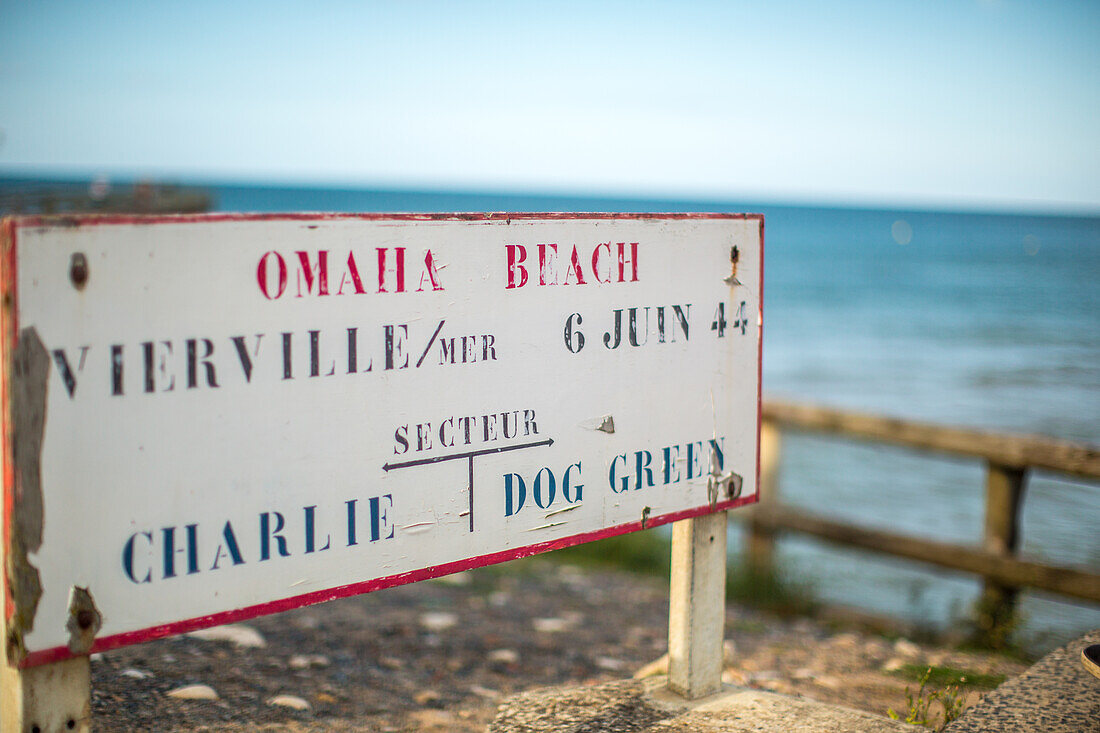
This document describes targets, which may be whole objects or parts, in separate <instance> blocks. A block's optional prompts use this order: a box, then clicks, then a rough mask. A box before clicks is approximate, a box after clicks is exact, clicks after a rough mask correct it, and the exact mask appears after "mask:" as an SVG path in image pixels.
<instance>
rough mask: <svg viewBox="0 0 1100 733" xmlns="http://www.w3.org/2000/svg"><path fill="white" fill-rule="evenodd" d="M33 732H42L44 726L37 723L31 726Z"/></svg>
mask: <svg viewBox="0 0 1100 733" xmlns="http://www.w3.org/2000/svg"><path fill="white" fill-rule="evenodd" d="M31 733H42V728H41V727H39V726H38V725H37V724H36V725H32V726H31Z"/></svg>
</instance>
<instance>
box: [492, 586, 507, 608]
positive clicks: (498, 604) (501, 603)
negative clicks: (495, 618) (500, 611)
mask: <svg viewBox="0 0 1100 733" xmlns="http://www.w3.org/2000/svg"><path fill="white" fill-rule="evenodd" d="M511 601H512V596H510V595H509V594H508V593H505V592H504V591H502V590H496V591H493V592H492V593H490V594H489V605H490V606H492V607H493V608H504V607H505V606H507V605H508V604H509V603H511Z"/></svg>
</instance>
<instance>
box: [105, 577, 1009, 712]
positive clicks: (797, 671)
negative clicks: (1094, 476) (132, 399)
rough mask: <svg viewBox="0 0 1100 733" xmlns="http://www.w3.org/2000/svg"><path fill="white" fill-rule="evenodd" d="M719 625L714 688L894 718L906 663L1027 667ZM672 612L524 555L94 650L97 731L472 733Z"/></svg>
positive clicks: (621, 659)
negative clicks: (504, 704)
mask: <svg viewBox="0 0 1100 733" xmlns="http://www.w3.org/2000/svg"><path fill="white" fill-rule="evenodd" d="M727 613H728V615H727V624H726V636H727V639H728V641H727V650H726V651H727V667H726V671H725V679H726V681H727V682H731V683H734V684H741V685H746V686H750V687H758V688H763V689H769V690H773V691H777V692H781V693H786V694H791V695H798V696H803V697H807V698H812V699H818V700H823V701H826V702H831V703H836V704H841V705H847V706H850V707H855V708H859V709H862V710H866V711H868V712H872V713H876V714H879V715H884V714H885V713H886V710H887V708H889V707H893V708H894V709H903V708H904V705H905V690H906V687H907V685H908V686H910V687H915V685H914V684H913V683H911V682H907V681H906V680H904V679H901V678H899V677H898V676H896V675H894V674H890V673H889V670H891V669H894V668H897V667H900V666H901V665H904V664H918V665H927V664H936V665H949V666H952V667H959V668H963V669H968V670H972V671H975V672H982V673H986V674H1008V675H1012V674H1017V673H1019V672H1020V671H1022V670H1023V669H1024V665H1023V664H1021V663H1019V662H1014V661H1011V660H1008V659H1005V658H1003V657H999V656H994V655H982V654H973V653H962V652H958V651H953V650H951V649H947V648H935V647H926V646H921V645H918V644H913V643H911V642H908V641H906V640H904V639H898V640H887V639H884V638H882V637H878V636H874V635H870V634H865V633H860V632H856V631H840V632H838V631H837V630H835V629H834V628H832V627H831V626H830V625H827V624H824V623H820V622H815V621H811V620H806V619H802V620H795V621H787V620H779V619H775V618H771V617H769V616H766V615H763V614H761V613H759V612H756V611H752V610H748V609H744V608H740V607H737V606H730V607H729V608H728V611H727ZM667 618H668V587H667V583H663V582H660V581H659V580H656V579H654V578H649V577H639V576H637V575H631V574H628V573H621V572H612V571H605V570H590V569H583V570H582V569H579V568H576V567H572V566H563V565H559V564H556V563H552V562H548V561H546V560H543V559H533V560H528V561H523V562H522V563H519V564H515V563H513V564H508V565H504V566H500V567H497V568H487V569H482V570H477V571H470V572H467V573H460V574H459V575H457V576H451V577H449V578H443V579H440V580H437V581H429V582H424V583H418V584H415V585H409V586H402V587H399V588H392V589H389V590H384V591H378V592H375V593H371V594H368V595H364V596H359V597H357V598H349V599H344V600H340V601H334V602H331V603H327V604H322V605H318V606H312V607H309V608H304V609H299V610H297V611H291V612H288V613H284V614H279V615H276V616H269V617H266V618H261V619H256V620H254V621H252V622H249V623H248V624H247V625H246V626H238V627H221V630H219V631H215V632H213V634H212V635H213V636H225V637H227V638H226V639H224V640H219V639H217V638H213V639H211V638H197V637H195V636H181V637H174V638H171V639H164V640H161V641H156V642H150V643H148V644H143V645H138V646H134V647H128V648H125V649H119V650H115V651H112V652H108V653H105V654H102V655H96V656H95V657H94V658H93V661H92V712H93V725H94V728H95V729H96V730H103V731H133V730H148V731H201V730H210V731H214V730H217V731H246V730H247V731H255V730H271V731H484V730H485V729H486V727H487V725H488V723H489V722H490V721H491V720H492V718H493V715H494V713H495V711H496V708H497V705H498V704H499V703H500V701H501V699H502V698H503V697H504V696H506V695H509V694H512V693H515V692H520V691H524V690H529V689H532V688H536V687H540V686H546V685H557V684H565V683H567V684H595V683H599V682H607V681H611V680H617V679H624V678H627V677H630V676H631V675H633V674H635V673H636V672H637V671H638V670H639V669H641V668H643V667H644V666H646V665H647V664H650V663H652V662H654V660H657V659H658V658H659V657H660V656H661V655H662V654H663V653H664V652H665V650H666V638H665V637H666V633H667ZM656 666H658V667H659V665H656ZM194 685H204V686H206V687H208V688H210V689H209V690H205V689H202V688H198V689H197V690H196V689H195V688H192V689H191V691H190V692H184V693H182V694H185V695H186V694H190V695H192V696H197V697H199V698H204V697H205V698H206V699H181V698H179V697H175V696H173V694H172V693H175V694H177V695H178V694H181V693H179V692H178V691H179V690H180V688H186V687H189V686H194ZM211 694H216V696H217V697H216V698H215V699H210V697H211ZM276 700H277V701H278V703H276ZM976 700H977V695H976V694H973V693H972V694H971V696H970V699H969V700H968V702H969V703H970V704H973V702H976ZM279 703H281V704H279ZM299 708H301V709H299Z"/></svg>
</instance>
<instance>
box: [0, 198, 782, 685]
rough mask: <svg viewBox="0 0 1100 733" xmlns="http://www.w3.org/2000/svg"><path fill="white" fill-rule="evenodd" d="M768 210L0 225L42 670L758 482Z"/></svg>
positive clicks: (19, 540) (12, 596) (679, 515)
mask: <svg viewBox="0 0 1100 733" xmlns="http://www.w3.org/2000/svg"><path fill="white" fill-rule="evenodd" d="M762 237H763V219H762V218H761V217H759V216H746V215H726V214H511V215H508V214H494V215H488V214H485V215H482V214H476V215H421V214H408V215H391V214H379V215H374V214H368V215H314V214H287V215H205V216H182V217H158V218H135V217H100V218H94V217H85V218H71V217H67V218H21V219H13V220H9V221H7V222H6V223H5V224H4V227H3V248H4V251H3V260H2V283H3V364H4V370H3V418H4V419H3V426H4V452H3V455H4V547H3V549H4V553H5V556H6V558H5V564H4V567H5V572H6V582H5V587H6V598H5V622H6V626H7V629H8V634H7V643H8V655H9V659H11V658H14V659H15V660H16V661H18V662H19V663H20V664H21V665H23V666H34V665H38V664H43V663H48V662H52V661H57V660H60V659H64V658H66V657H69V656H72V655H77V654H86V653H88V652H91V651H96V650H103V649H110V648H113V647H118V646H122V645H125V644H130V643H134V642H139V641H144V640H148V639H152V638H156V637H160V636H165V635H168V634H173V633H179V632H182V631H187V630H191V629H196V628H200V627H204V626H211V625H214V624H219V623H225V622H229V621H235V620H240V619H244V618H249V617H254V616H258V615H261V614H266V613H272V612H275V611H280V610H284V609H289V608H294V607H298V606H302V605H306V604H310V603H317V602H320V601H325V600H329V599H334V598H339V597H342V596H348V595H352V594H357V593H363V592H366V591H370V590H375V589H378V588H384V587H388V586H393V585H397V584H401V583H409V582H413V581H416V580H420V579H424V578H431V577H435V576H439V575H444V574H447V573H452V572H456V571H459V570H463V569H466V568H471V567H477V566H481V565H487V564H490V563H495V562H501V561H504V560H509V559H513V558H518V557H524V556H527V555H531V554H534V553H538V552H543V551H546V550H552V549H555V548H559V547H565V546H568V545H573V544H577V543H580V542H586V541H590V540H595V539H598V538H601V537H607V536H611V535H616V534H621V533H624V532H630V531H634V530H639V529H644V528H647V527H653V526H657V525H661V524H665V523H668V522H672V521H676V520H679V519H686V518H690V517H694V516H699V515H702V514H707V513H710V512H714V511H721V510H726V509H730V508H732V507H736V506H740V505H742V504H747V503H751V502H753V501H755V500H756V495H757V466H758V443H759V419H760V353H761V350H760V347H761V323H762V318H761V287H762V254H763V242H762Z"/></svg>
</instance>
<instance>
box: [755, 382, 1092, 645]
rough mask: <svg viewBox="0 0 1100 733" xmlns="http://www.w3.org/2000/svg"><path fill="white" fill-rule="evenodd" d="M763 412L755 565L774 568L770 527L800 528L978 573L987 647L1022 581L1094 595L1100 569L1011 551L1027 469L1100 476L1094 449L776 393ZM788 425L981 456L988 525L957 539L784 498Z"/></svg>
mask: <svg viewBox="0 0 1100 733" xmlns="http://www.w3.org/2000/svg"><path fill="white" fill-rule="evenodd" d="M763 419H764V423H763V427H762V434H761V476H760V486H761V501H760V503H759V504H758V505H757V507H756V508H755V509H754V510H753V511H752V513H751V515H750V517H749V519H748V524H749V531H748V533H747V535H746V551H747V554H748V557H749V561H750V562H751V563H752V564H753V565H754V566H755V567H756V568H757V569H759V570H770V569H771V567H772V562H773V555H774V543H775V536H776V534H778V533H780V532H800V533H803V534H808V535H812V536H814V537H818V538H820V539H824V540H826V541H829V542H832V543H836V544H842V545H849V546H854V547H860V548H863V549H867V550H872V551H875V552H881V553H885V554H889V555H895V556H897V557H903V558H906V559H910V560H917V561H920V562H925V563H930V564H933V565H937V566H940V567H945V568H950V569H953V570H959V571H963V572H968V573H974V574H977V575H980V576H982V578H984V581H985V586H984V589H983V591H982V598H981V599H980V601H979V603H978V612H979V613H978V616H979V618H978V623H979V632H980V634H981V636H983V637H984V640H985V641H986V642H987V643H990V644H993V645H998V644H1000V643H1003V641H1004V638H1005V635H1006V633H1007V630H1008V629H1010V628H1011V626H1012V619H1013V616H1014V609H1015V602H1016V594H1017V592H1018V590H1019V589H1020V588H1022V587H1030V588H1037V589H1039V590H1043V591H1047V592H1050V593H1057V594H1060V595H1064V596H1069V597H1072V598H1077V599H1082V600H1086V601H1091V602H1093V603H1100V575H1097V574H1096V573H1095V572H1090V571H1089V570H1087V569H1080V568H1071V567H1063V566H1056V565H1050V564H1045V563H1040V562H1034V561H1027V560H1022V559H1020V558H1018V557H1017V556H1016V551H1017V549H1018V548H1019V544H1020V531H1019V527H1020V508H1021V505H1022V498H1023V492H1024V486H1025V483H1026V479H1027V474H1028V471H1030V470H1033V469H1041V470H1043V471H1049V472H1054V473H1060V474H1064V475H1067V476H1072V477H1075V478H1084V479H1087V480H1091V481H1100V447H1098V446H1091V445H1083V444H1079V443H1073V442H1070V441H1062V440H1053V439H1050V438H1045V437H1039V436H1030V435H1005V434H998V433H991V432H983V431H977V430H965V429H959V428H950V427H944V426H940V425H932V424H928V423H920V422H911V421H906V420H897V419H893V418H886V417H880V416H876V415H866V414H861V413H855V412H847V411H842V410H834V409H829V408H823V407H817V406H811V405H800V404H799V405H796V404H790V403H784V402H775V401H768V402H765V403H764V409H763ZM784 430H798V431H806V432H816V433H825V434H831V435H836V436H841V437H844V438H850V439H856V440H863V441H872V442H880V443H890V444H893V445H900V446H904V447H907V448H913V449H916V450H922V451H930V452H936V453H947V454H953V455H960V456H967V457H970V458H975V459H979V460H983V461H985V464H986V482H985V492H986V498H985V524H984V532H983V537H982V541H981V544H980V545H974V546H969V545H959V544H953V543H947V542H939V541H935V540H929V539H924V538H920V537H912V536H907V535H901V534H896V533H893V532H889V531H885V530H881V529H872V528H868V527H860V526H856V525H852V524H846V523H844V522H840V521H836V520H834V519H826V518H824V517H820V516H816V515H814V514H812V513H809V512H806V511H804V510H802V509H799V508H796V507H793V506H790V505H787V504H783V503H782V502H780V501H779V498H778V469H779V462H780V456H781V440H782V438H781V436H782V431H784Z"/></svg>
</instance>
